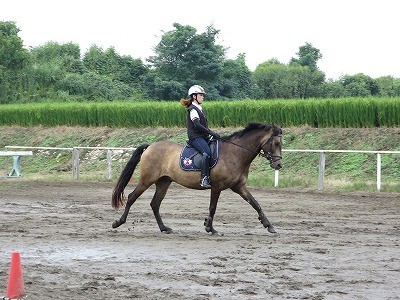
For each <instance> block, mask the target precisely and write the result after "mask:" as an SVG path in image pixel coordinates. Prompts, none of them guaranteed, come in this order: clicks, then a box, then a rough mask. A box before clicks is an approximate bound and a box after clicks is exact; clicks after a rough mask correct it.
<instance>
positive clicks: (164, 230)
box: [161, 227, 172, 234]
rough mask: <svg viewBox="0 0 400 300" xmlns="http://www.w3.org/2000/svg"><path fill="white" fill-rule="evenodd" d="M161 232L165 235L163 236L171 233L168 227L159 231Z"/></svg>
mask: <svg viewBox="0 0 400 300" xmlns="http://www.w3.org/2000/svg"><path fill="white" fill-rule="evenodd" d="M161 232H162V233H165V234H170V233H172V229H171V228H168V227H165V228H164V229H163V230H161Z"/></svg>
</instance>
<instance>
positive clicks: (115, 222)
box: [112, 220, 121, 228]
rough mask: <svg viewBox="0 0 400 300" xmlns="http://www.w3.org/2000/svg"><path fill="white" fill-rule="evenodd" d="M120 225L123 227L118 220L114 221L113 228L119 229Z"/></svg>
mask: <svg viewBox="0 0 400 300" xmlns="http://www.w3.org/2000/svg"><path fill="white" fill-rule="evenodd" d="M119 225H121V224H119V222H118V220H117V221H114V222H113V223H112V228H117V227H118V226H119Z"/></svg>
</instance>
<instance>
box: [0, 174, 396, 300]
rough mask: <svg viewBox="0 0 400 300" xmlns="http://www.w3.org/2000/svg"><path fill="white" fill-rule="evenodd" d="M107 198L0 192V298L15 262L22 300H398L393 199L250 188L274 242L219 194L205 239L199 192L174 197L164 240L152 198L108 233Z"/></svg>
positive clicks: (239, 204) (19, 185)
mask: <svg viewBox="0 0 400 300" xmlns="http://www.w3.org/2000/svg"><path fill="white" fill-rule="evenodd" d="M133 187H134V184H133V183H130V184H129V185H128V189H127V191H131V190H132V189H133ZM112 188H113V183H104V182H103V183H98V182H96V183H88V182H75V183H74V182H67V183H43V182H27V181H21V180H18V179H17V180H15V179H12V180H10V179H7V180H0V224H1V227H0V245H1V247H0V284H1V286H0V291H1V292H0V297H3V296H4V295H5V291H6V286H7V280H8V271H9V265H10V258H11V252H12V251H14V250H17V251H20V253H21V261H22V269H23V279H24V283H25V292H26V294H27V295H28V299H41V300H43V299H52V300H55V299H60V300H61V299H62V300H65V299H74V300H75V299H400V219H399V216H400V195H399V194H393V193H391V194H389V193H378V192H377V193H362V192H359V193H358V192H357V193H354V192H352V193H345V192H343V193H331V192H322V193H321V192H309V191H296V190H288V189H272V188H271V189H268V188H265V189H264V188H263V189H262V188H250V190H251V191H252V192H253V195H254V196H255V197H256V199H257V200H258V201H259V203H260V204H261V206H262V207H263V208H264V211H265V212H266V215H267V216H268V218H269V219H270V221H271V222H272V224H274V226H275V229H276V230H277V231H278V234H275V235H273V234H270V233H268V232H267V230H266V229H264V228H263V227H262V225H261V223H260V222H259V221H258V219H257V213H256V212H255V211H254V210H253V209H252V208H251V207H250V205H249V204H247V203H246V202H245V201H243V200H242V199H241V198H240V197H239V196H238V195H236V194H234V193H233V192H231V191H224V192H222V194H221V198H220V201H219V205H218V209H217V213H216V217H215V221H214V226H215V229H216V230H218V231H219V232H220V233H222V234H223V236H210V235H209V234H207V233H206V232H205V230H204V226H203V222H204V219H205V217H206V216H207V214H208V194H209V191H201V192H199V191H193V190H188V189H184V188H181V187H179V186H177V185H172V186H171V188H170V190H169V191H168V193H167V196H166V198H165V199H164V202H163V204H162V205H161V214H162V216H163V218H164V222H165V224H166V225H167V226H169V227H171V228H172V229H173V230H174V232H173V233H172V234H162V233H160V232H159V230H158V226H157V223H156V221H155V219H154V216H153V213H152V211H151V208H150V205H149V204H150V200H151V197H152V194H153V192H154V189H150V190H148V191H147V192H145V194H143V195H142V196H141V197H140V198H139V199H138V201H137V202H136V203H135V204H134V205H133V206H132V209H131V213H130V215H129V216H128V221H127V223H126V224H124V225H122V226H121V227H119V228H117V229H112V228H111V224H112V222H113V221H114V220H115V219H117V218H119V217H120V215H121V213H122V210H119V211H115V210H114V209H112V208H111V204H110V201H111V200H110V199H111V191H112Z"/></svg>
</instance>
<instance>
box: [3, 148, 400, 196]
mask: <svg viewBox="0 0 400 300" xmlns="http://www.w3.org/2000/svg"><path fill="white" fill-rule="evenodd" d="M5 148H6V149H30V150H61V151H71V152H72V164H73V166H72V178H73V179H78V176H79V154H80V150H104V151H107V179H111V161H112V151H113V150H132V151H134V150H136V148H134V147H127V148H120V147H72V148H58V147H29V146H6V147H5ZM283 152H302V153H319V154H320V158H319V166H318V190H323V189H324V176H325V159H326V153H360V154H375V155H376V188H377V190H378V191H380V190H381V187H382V183H381V179H382V177H381V166H382V165H381V162H382V154H400V151H363V150H294V149H284V150H283ZM274 185H275V187H278V186H279V171H275V184H274Z"/></svg>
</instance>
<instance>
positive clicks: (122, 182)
mask: <svg viewBox="0 0 400 300" xmlns="http://www.w3.org/2000/svg"><path fill="white" fill-rule="evenodd" d="M148 146H149V145H148V144H143V145H141V146H139V147H138V148H136V150H135V152H133V154H132V157H131V159H130V160H129V161H128V163H127V164H126V166H125V168H124V170H123V171H122V173H121V175H120V176H119V179H118V181H117V184H116V185H115V188H114V191H113V193H112V198H111V206H112V207H114V208H118V207H120V206H123V205H124V204H125V196H124V189H125V187H126V186H127V185H128V182H129V180H130V179H131V177H132V174H133V171H135V168H136V166H137V164H138V163H139V161H140V158H141V156H142V153H143V151H144V150H146V149H147V147H148Z"/></svg>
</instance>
